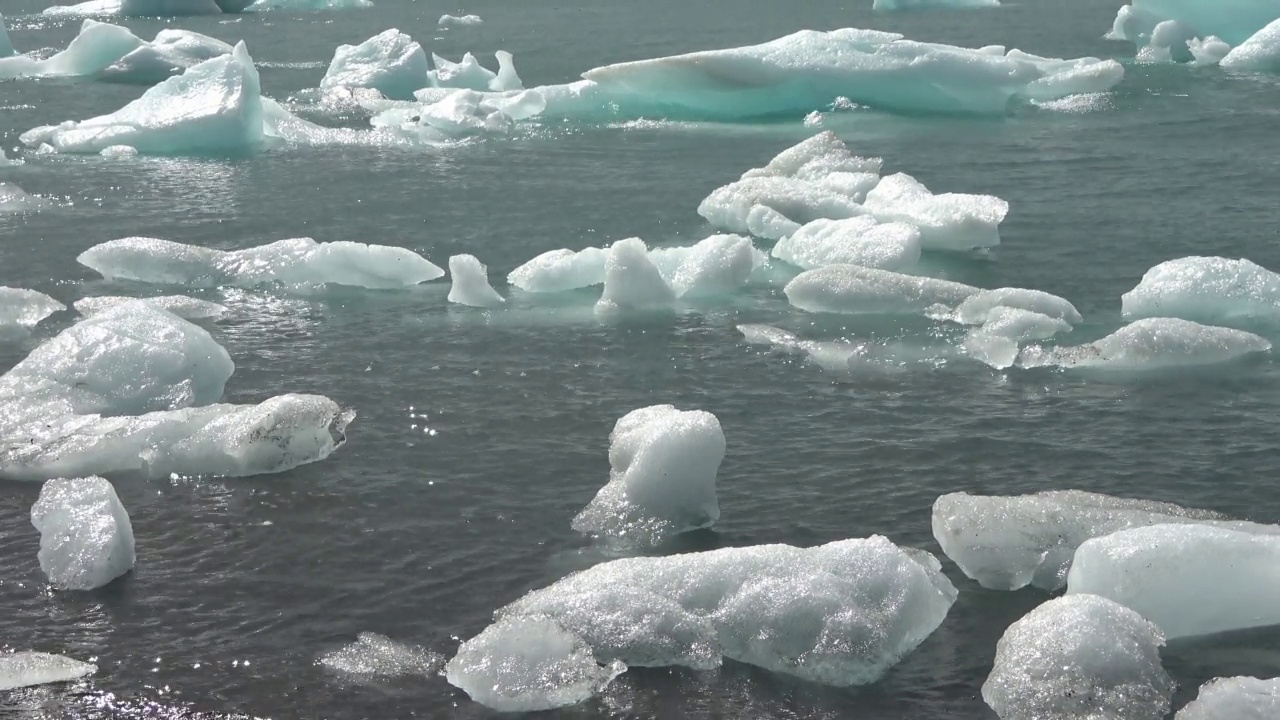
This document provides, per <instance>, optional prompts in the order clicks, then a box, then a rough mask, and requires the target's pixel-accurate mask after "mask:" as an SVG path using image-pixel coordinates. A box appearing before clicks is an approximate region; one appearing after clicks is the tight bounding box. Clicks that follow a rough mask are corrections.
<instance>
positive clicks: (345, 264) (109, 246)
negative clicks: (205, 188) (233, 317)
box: [76, 237, 444, 289]
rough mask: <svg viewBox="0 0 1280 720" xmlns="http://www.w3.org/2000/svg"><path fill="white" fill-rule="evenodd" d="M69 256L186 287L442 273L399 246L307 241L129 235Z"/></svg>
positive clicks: (382, 285)
mask: <svg viewBox="0 0 1280 720" xmlns="http://www.w3.org/2000/svg"><path fill="white" fill-rule="evenodd" d="M76 260H77V261H78V262H79V263H80V264H81V265H84V266H86V267H89V268H91V269H93V270H96V271H97V272H98V273H100V274H101V275H102V276H103V277H105V278H109V279H121V280H137V281H140V282H148V283H156V284H168V285H189V286H192V287H215V286H220V285H233V286H237V287H256V286H259V285H266V284H272V283H274V284H279V285H282V286H284V287H286V288H307V287H312V286H316V285H325V284H333V285H347V286H351V287H362V288H368V289H393V288H404V287H412V286H414V285H417V284H419V283H423V282H427V281H428V280H435V279H437V278H439V277H443V276H444V270H442V269H440V268H439V267H438V266H436V265H435V264H433V263H431V262H430V261H429V260H427V259H426V258H424V257H422V256H421V255H418V254H417V253H415V252H413V251H411V250H407V249H405V248H400V247H393V246H388V245H365V244H364V243H356V242H347V241H340V242H329V243H318V242H316V241H315V240H312V239H311V238H293V239H289V240H278V241H276V242H273V243H268V244H266V245H261V246H258V247H253V248H248V249H245V250H230V251H228V250H215V249H212V248H204V247H199V246H196V245H184V244H182V243H176V242H171V241H169V240H159V239H156V238H141V237H131V238H122V239H119V240H111V241H109V242H105V243H101V244H99V245H95V246H93V247H91V248H89V249H88V250H86V251H84V252H83V253H81V254H80V256H79V257H78V258H76Z"/></svg>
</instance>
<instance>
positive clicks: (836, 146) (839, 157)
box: [742, 130, 884, 180]
mask: <svg viewBox="0 0 1280 720" xmlns="http://www.w3.org/2000/svg"><path fill="white" fill-rule="evenodd" d="M883 163H884V161H883V160H882V159H880V158H878V157H876V158H864V157H859V156H857V155H854V154H853V152H852V151H851V150H849V146H848V145H845V143H844V141H843V140H841V139H840V137H839V136H837V135H836V134H835V133H834V132H832V131H830V130H827V131H825V132H820V133H818V134H817V135H814V136H813V137H811V138H808V139H806V140H802V141H801V142H799V143H797V144H796V145H793V146H791V147H789V148H787V149H786V150H783V151H782V152H780V153H778V154H777V155H776V156H774V158H773V159H772V160H770V161H769V162H768V164H767V165H765V166H764V167H760V168H754V169H751V170H748V171H746V172H745V173H743V174H742V179H743V180H746V179H747V178H752V177H789V178H795V179H797V180H822V179H824V178H826V177H827V176H829V175H831V174H832V173H855V174H862V175H867V174H869V175H879V174H880V167H881V165H882V164H883Z"/></svg>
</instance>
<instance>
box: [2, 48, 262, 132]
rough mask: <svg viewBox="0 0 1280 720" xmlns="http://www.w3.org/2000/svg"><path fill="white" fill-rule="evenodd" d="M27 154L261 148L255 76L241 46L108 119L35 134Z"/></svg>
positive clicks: (70, 123)
mask: <svg viewBox="0 0 1280 720" xmlns="http://www.w3.org/2000/svg"><path fill="white" fill-rule="evenodd" d="M20 139H21V140H22V142H23V143H24V144H26V145H28V146H30V147H39V146H41V145H43V144H47V145H49V146H51V147H52V148H54V149H55V150H56V151H58V152H71V153H97V152H100V151H102V150H103V149H105V148H108V147H111V146H113V145H129V146H131V147H134V148H136V149H137V150H138V152H140V153H144V154H171V153H183V152H210V151H244V150H252V149H254V148H257V147H259V146H261V145H262V144H263V142H264V134H263V112H262V98H261V95H260V90H259V85H258V71H257V69H256V68H255V67H254V66H253V59H252V58H250V57H249V53H248V51H247V50H246V49H245V46H244V43H243V42H242V43H240V44H238V45H236V47H235V50H234V51H233V52H232V53H231V54H230V55H223V56H220V57H215V58H213V59H212V60H206V61H204V62H202V63H200V64H198V65H195V66H194V67H191V68H190V69H188V70H187V71H186V72H185V73H183V74H182V75H178V76H176V77H171V78H169V79H168V80H165V81H164V82H161V83H160V84H158V85H155V86H153V87H152V88H150V89H149V90H147V91H146V92H145V93H143V95H142V97H140V98H138V99H137V100H134V101H133V102H131V103H129V104H128V105H125V106H124V107H123V108H121V109H120V110H117V111H116V112H114V113H111V114H109V115H103V116H100V117H96V118H91V119H89V120H83V121H80V122H75V121H71V120H69V121H67V122H64V123H62V124H61V125H51V126H45V127H39V128H35V129H33V130H29V131H27V132H25V133H23V134H22V135H21V136H20Z"/></svg>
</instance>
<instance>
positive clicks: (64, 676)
mask: <svg viewBox="0 0 1280 720" xmlns="http://www.w3.org/2000/svg"><path fill="white" fill-rule="evenodd" d="M97 671H98V666H97V665H93V664H90V663H86V662H80V661H79V660H72V659H71V658H69V657H64V656H62V655H53V654H50V653H42V652H13V653H0V692H2V691H5V690H15V689H17V688H24V687H32V686H34V685H45V684H47V683H59V682H69V681H71V680H76V679H79V678H82V677H85V676H86V675H92V674H94V673H95V672H97Z"/></svg>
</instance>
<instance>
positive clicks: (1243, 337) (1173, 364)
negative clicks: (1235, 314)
mask: <svg viewBox="0 0 1280 720" xmlns="http://www.w3.org/2000/svg"><path fill="white" fill-rule="evenodd" d="M1270 350H1271V342H1270V341H1269V340H1267V339H1265V338H1262V337H1259V336H1257V335H1254V334H1253V333H1249V332H1245V331H1243V330H1235V329H1232V328H1224V327H1215V326H1212V325H1201V324H1200V323H1196V322H1192V321H1190V320H1182V319H1180V318H1168V317H1158V318H1144V319H1142V320H1135V321H1134V322H1132V323H1129V324H1128V325H1125V326H1124V327H1122V328H1120V329H1119V330H1117V331H1115V332H1114V333H1112V334H1110V335H1108V336H1106V337H1104V338H1102V339H1100V340H1095V341H1093V342H1091V343H1087V344H1085V345H1075V346H1058V347H1044V346H1039V345H1032V346H1030V347H1028V348H1026V349H1025V350H1023V351H1022V353H1021V354H1020V355H1019V358H1018V364H1019V365H1020V366H1022V367H1028V368H1032V367H1061V368H1069V369H1070V368H1075V369H1086V370H1118V371H1139V370H1161V369H1168V368H1182V367H1196V366H1200V365H1213V364H1217V363H1223V362H1228V361H1231V360H1235V359H1238V358H1241V357H1244V356H1247V355H1252V354H1256V353H1263V352H1268V351H1270Z"/></svg>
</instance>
